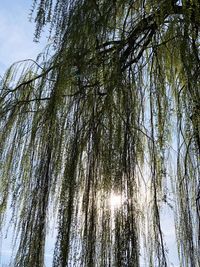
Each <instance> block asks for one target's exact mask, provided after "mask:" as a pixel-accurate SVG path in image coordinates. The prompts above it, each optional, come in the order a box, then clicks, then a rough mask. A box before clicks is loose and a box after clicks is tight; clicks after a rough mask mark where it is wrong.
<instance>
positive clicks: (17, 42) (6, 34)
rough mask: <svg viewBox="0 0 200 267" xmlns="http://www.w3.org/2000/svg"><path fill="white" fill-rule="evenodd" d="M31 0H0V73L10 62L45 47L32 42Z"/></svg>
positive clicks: (36, 53)
mask: <svg viewBox="0 0 200 267" xmlns="http://www.w3.org/2000/svg"><path fill="white" fill-rule="evenodd" d="M31 2H32V1H31V0H6V1H5V0H0V7H1V8H0V74H1V75H2V74H3V73H4V71H5V70H6V68H8V67H9V66H10V65H11V64H12V63H14V62H16V61H19V60H22V59H27V58H32V59H35V58H36V56H37V55H38V54H39V53H40V52H41V51H42V49H43V48H44V47H45V38H43V39H42V41H40V42H39V43H34V42H33V38H34V23H31V22H30V21H29V14H30V9H31Z"/></svg>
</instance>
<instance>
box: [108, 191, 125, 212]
mask: <svg viewBox="0 0 200 267" xmlns="http://www.w3.org/2000/svg"><path fill="white" fill-rule="evenodd" d="M121 206H122V196H121V195H119V194H116V193H113V192H112V193H111V194H110V207H111V209H112V210H116V209H119V208H120V207H121Z"/></svg>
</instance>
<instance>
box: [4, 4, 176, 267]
mask: <svg viewBox="0 0 200 267" xmlns="http://www.w3.org/2000/svg"><path fill="white" fill-rule="evenodd" d="M30 8H31V0H17V1H15V0H5V1H4V0H1V8H0V75H1V76H2V75H3V73H4V72H5V70H6V69H7V68H8V67H9V66H10V65H11V64H12V63H14V62H16V61H19V60H23V59H27V58H33V59H35V58H36V56H37V55H38V54H39V53H40V52H41V51H42V50H43V48H44V47H45V38H43V39H42V41H41V42H40V43H34V42H33V37H34V24H33V23H30V22H29V20H28V15H29V13H30ZM164 213H165V214H164V215H163V222H162V227H163V230H164V232H165V237H166V242H167V245H168V247H169V251H170V261H173V263H174V265H171V266H178V261H177V253H176V245H175V239H174V236H175V233H174V227H173V220H172V219H171V218H172V214H171V212H170V210H169V209H168V210H167V209H166V211H165V212H164ZM4 237H5V233H4ZM48 242H50V243H53V242H54V240H53V238H49V239H48ZM52 254H53V252H52V250H51V249H50V248H49V249H48V251H47V254H46V259H47V266H48V267H49V266H50V263H49V260H50V259H51V257H52ZM10 255H11V234H10V233H8V236H7V238H6V239H5V238H3V243H2V251H1V256H2V257H1V262H0V266H1V267H3V266H6V265H3V264H4V263H5V264H6V263H8V259H9V257H10ZM48 259H49V260H48Z"/></svg>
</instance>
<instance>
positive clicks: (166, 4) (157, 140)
mask: <svg viewBox="0 0 200 267" xmlns="http://www.w3.org/2000/svg"><path fill="white" fill-rule="evenodd" d="M32 12H33V13H32V14H33V16H34V17H35V22H36V33H35V38H36V40H38V38H39V37H40V34H41V32H42V29H43V27H44V26H46V25H50V38H51V40H53V47H54V55H53V56H50V54H51V53H50V52H49V51H50V50H52V48H47V49H46V51H45V53H44V54H41V55H40V57H39V58H38V60H37V61H36V62H35V61H30V60H27V61H25V62H22V63H17V64H14V65H13V66H11V68H10V69H9V70H8V71H7V73H6V74H5V77H4V79H3V80H2V82H1V91H0V116H1V122H0V127H1V131H0V144H1V145H0V148H1V177H2V178H1V184H0V191H1V198H0V210H1V217H0V222H1V223H3V219H4V214H5V212H6V207H7V206H8V205H9V203H11V207H12V209H13V221H14V223H15V227H16V233H17V234H18V235H19V240H20V241H19V246H18V251H17V254H16V257H15V262H14V263H13V264H14V265H13V266H15V267H19V266H20V267H40V266H44V252H45V240H46V235H47V228H48V221H49V216H50V214H51V213H50V211H51V210H52V209H53V210H54V214H56V216H57V223H58V227H57V241H56V245H55V250H54V259H53V266H54V267H64V266H87V267H90V266H91V267H93V266H102V267H103V266H119V267H121V266H132V267H138V266H140V261H141V256H140V255H141V251H143V250H141V248H142V247H143V246H144V251H143V254H144V255H143V256H144V257H145V259H146V263H145V264H146V265H145V266H160V267H161V266H162V267H163V266H169V262H168V258H167V248H166V246H165V240H164V236H163V233H162V232H163V229H162V221H161V211H162V209H163V207H164V206H166V205H167V204H168V205H169V206H170V207H171V208H172V209H173V211H174V218H175V226H176V236H177V243H178V251H179V257H180V264H181V266H183V267H186V266H187V267H188V266H191V267H193V266H197V267H198V266H200V259H199V252H200V251H199V241H200V238H199V236H200V235H199V229H198V223H199V213H198V212H199V210H198V209H199V201H200V187H199V177H200V169H199V155H200V90H199V68H200V61H199V28H200V14H199V12H200V7H199V1H197V0H193V1H190V0H187V1H186V0H183V1H173V0H172V1H169V0H165V1H155V0H154V1H151V0H146V1H140V0H135V1H132V0H131V1H130V0H129V1H127V0H123V1H122V0H116V1H113V0H96V1H89V0H68V1H66V0H65V1H64V0H57V1H53V0H41V1H37V0H34V1H33V10H32ZM113 192H115V193H116V194H119V195H121V196H122V203H121V207H120V209H117V210H112V208H111V207H110V202H109V198H110V195H111V194H112V193H113ZM171 198H173V201H171V200H170V199H171Z"/></svg>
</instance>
